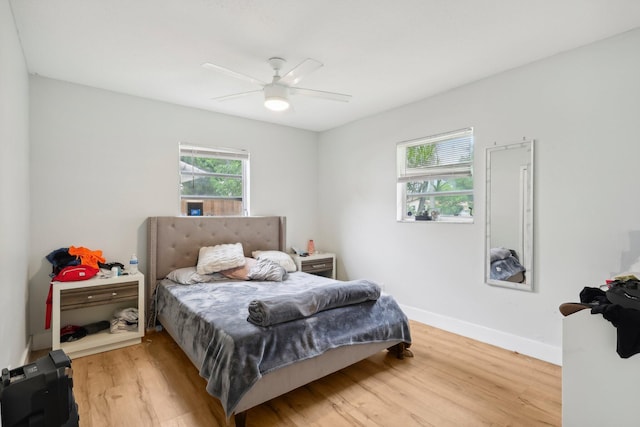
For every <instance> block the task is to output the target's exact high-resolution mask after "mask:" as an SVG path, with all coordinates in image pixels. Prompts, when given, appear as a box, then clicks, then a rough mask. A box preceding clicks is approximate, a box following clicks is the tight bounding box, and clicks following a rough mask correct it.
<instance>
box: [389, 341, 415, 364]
mask: <svg viewBox="0 0 640 427" xmlns="http://www.w3.org/2000/svg"><path fill="white" fill-rule="evenodd" d="M410 346H411V344H407V343H406V342H401V343H398V344H396V345H394V346H392V347H389V348H388V349H387V350H389V351H390V352H391V353H392V354H394V355H395V356H396V357H397V358H398V359H401V360H402V359H404V358H405V357H413V352H412V351H411V350H409V347H410Z"/></svg>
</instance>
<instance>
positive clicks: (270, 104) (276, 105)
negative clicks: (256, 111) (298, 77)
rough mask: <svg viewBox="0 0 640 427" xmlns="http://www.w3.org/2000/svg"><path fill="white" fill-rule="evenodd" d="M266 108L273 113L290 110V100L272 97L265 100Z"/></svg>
mask: <svg viewBox="0 0 640 427" xmlns="http://www.w3.org/2000/svg"><path fill="white" fill-rule="evenodd" d="M264 106H265V107H267V108H268V109H269V110H271V111H284V110H286V109H288V108H289V100H287V99H284V98H279V97H277V96H272V97H270V98H266V99H265V100H264Z"/></svg>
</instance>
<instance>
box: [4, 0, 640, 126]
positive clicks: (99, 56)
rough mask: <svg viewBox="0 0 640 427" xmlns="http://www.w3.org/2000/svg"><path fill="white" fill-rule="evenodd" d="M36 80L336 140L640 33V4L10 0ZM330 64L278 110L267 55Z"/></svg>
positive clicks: (625, 0)
mask: <svg viewBox="0 0 640 427" xmlns="http://www.w3.org/2000/svg"><path fill="white" fill-rule="evenodd" d="M10 4H11V7H12V10H13V14H14V19H15V22H16V26H17V28H18V32H19V36H20V40H21V43H22V46H23V49H24V55H25V58H26V62H27V66H28V69H29V72H30V73H33V74H37V75H41V76H45V77H50V78H54V79H60V80H65V81H69V82H74V83H79V84H83V85H88V86H94V87H97V88H102V89H107V90H112V91H116V92H121V93H126V94H131V95H137V96H141V97H145V98H151V99H155V100H161V101H166V102H171V103H175V104H180V105H185V106H190V107H196V108H202V109H206V110H211V111H217V112H220V113H226V114H231V115H235V116H241V117H247V118H251V119H256V120H262V121H267V122H273V123H278V124H283V125H287V126H293V127H297V128H302V129H308V130H314V131H323V130H327V129H331V128H333V127H336V126H339V125H342V124H345V123H348V122H351V121H354V120H358V119H360V118H362V117H366V116H369V115H372V114H376V113H379V112H382V111H385V110H388V109H390V108H394V107H397V106H400V105H404V104H408V103H411V102H414V101H417V100H420V99H423V98H425V97H428V96H430V95H434V94H436V93H440V92H443V91H446V90H449V89H451V88H454V87H457V86H460V85H464V84H466V83H469V82H472V81H475V80H478V79H481V78H483V77H486V76H489V75H492V74H495V73H499V72H501V71H504V70H507V69H510V68H514V67H517V66H520V65H523V64H526V63H529V62H532V61H535V60H537V59H540V58H544V57H547V56H550V55H554V54H556V53H558V52H562V51H566V50H569V49H572V48H575V47H578V46H582V45H585V44H588V43H591V42H594V41H596V40H600V39H603V38H607V37H610V36H613V35H615V34H619V33H622V32H625V31H628V30H630V29H633V28H637V27H640V1H638V0H393V1H391V0H384V1H383V0H10ZM273 56H280V57H282V58H285V59H286V60H287V63H286V65H285V67H284V69H283V70H284V72H286V71H288V70H289V69H291V68H293V67H294V66H295V65H297V64H298V63H299V62H301V61H302V60H304V59H305V58H313V59H316V60H318V61H320V62H322V63H324V67H322V68H320V69H319V70H317V71H315V72H314V73H312V74H310V75H308V76H307V77H306V78H305V79H304V80H303V81H302V83H301V84H300V86H302V87H305V88H310V89H319V90H325V91H331V92H340V93H347V94H351V95H353V98H352V100H351V101H350V102H349V103H341V102H335V101H329V100H323V99H317V98H307V97H302V96H294V97H293V98H292V102H293V105H294V110H293V111H289V112H286V113H274V112H271V111H268V110H266V109H265V108H264V106H263V105H262V97H261V95H260V94H253V95H249V96H247V97H245V98H239V99H233V100H228V101H224V102H219V101H214V100H211V98H213V97H217V96H222V95H227V94H231V93H235V92H243V91H249V90H253V89H259V87H256V86H253V85H251V84H250V83H248V82H244V81H242V80H238V79H234V78H232V77H229V76H226V75H224V74H221V73H216V72H213V71H210V70H206V69H204V68H202V67H201V64H202V63H204V62H212V63H215V64H218V65H222V66H224V67H227V68H231V69H234V70H237V71H239V72H241V73H244V74H248V75H250V76H254V77H257V78H259V79H260V80H263V81H270V80H271V76H272V71H271V69H270V67H269V65H268V63H267V62H266V61H267V59H268V58H270V57H273Z"/></svg>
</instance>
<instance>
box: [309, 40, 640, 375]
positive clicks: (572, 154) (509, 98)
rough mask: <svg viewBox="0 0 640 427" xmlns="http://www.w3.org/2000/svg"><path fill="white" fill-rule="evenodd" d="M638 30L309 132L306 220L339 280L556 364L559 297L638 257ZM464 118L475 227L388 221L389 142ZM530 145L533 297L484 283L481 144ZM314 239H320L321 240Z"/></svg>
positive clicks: (392, 193)
mask: <svg viewBox="0 0 640 427" xmlns="http://www.w3.org/2000/svg"><path fill="white" fill-rule="evenodd" d="M639 51H640V30H635V31H633V32H630V33H626V34H623V35H621V36H618V37H615V38H612V39H609V40H605V41H602V42H599V43H596V44H593V45H590V46H586V47H584V48H580V49H577V50H573V51H570V52H567V53H565V54H561V55H558V56H555V57H552V58H549V59H546V60H543V61H540V62H536V63H533V64H530V65H528V66H525V67H522V68H518V69H514V70H511V71H509V72H505V73H502V74H500V75H496V76H493V77H491V78H488V79H485V80H482V81H479V82H477V83H474V84H470V85H468V86H464V87H461V88H459V89H456V90H453V91H450V92H447V93H444V94H441V95H439V96H434V97H432V98H429V99H426V100H423V101H421V102H418V103H415V104H411V105H407V106H404V107H401V108H397V109H394V110H391V111H388V112H386V113H384V114H380V115H377V116H375V117H369V118H366V119H363V120H360V121H358V122H355V123H352V124H349V125H345V126H343V127H341V128H338V129H334V130H332V131H329V132H325V133H324V134H322V135H321V138H320V146H319V165H320V167H319V180H320V182H321V183H322V185H321V186H320V187H319V213H320V215H319V226H320V235H322V236H325V238H328V240H329V242H327V244H328V247H330V249H332V250H334V251H336V252H337V254H338V256H339V263H338V265H339V276H340V277H341V278H343V279H344V278H356V277H364V276H367V277H370V278H372V279H375V280H378V281H380V282H382V283H384V285H385V286H386V289H387V290H388V291H390V292H391V293H393V294H394V295H395V296H396V297H397V298H398V299H399V301H400V302H401V303H402V304H404V305H405V306H406V307H407V311H408V313H409V314H410V316H412V317H414V318H418V319H421V320H423V321H426V322H427V323H432V324H435V325H437V326H440V327H442V328H444V329H449V330H452V331H455V332H459V333H462V334H465V335H468V336H472V337H474V338H479V339H482V340H484V341H487V342H491V343H494V344H497V345H500V346H502V347H506V348H510V349H513V350H517V351H520V352H523V353H527V354H531V355H533V356H536V357H540V358H543V359H545V360H549V361H552V362H555V363H560V362H561V342H562V337H561V335H562V333H561V315H560V314H559V312H558V305H559V304H560V303H562V302H566V301H575V300H577V299H578V294H579V292H580V290H582V288H583V287H584V286H594V285H597V284H599V283H602V281H603V280H604V279H605V278H607V277H609V276H610V275H611V274H612V273H615V272H619V271H621V270H626V269H627V268H629V265H630V263H632V261H633V260H634V259H637V258H638V257H640V245H639V244H638V243H639V242H638V239H639V238H638V229H640V214H639V213H638V212H640V197H638V182H639V178H638V176H639V169H640V166H639V159H640V140H639V138H638V136H637V135H638V130H637V122H638V117H640V79H639V78H638V76H640V55H638V52H639ZM468 126H473V127H474V133H475V162H474V166H475V173H476V175H475V185H476V189H475V197H476V203H475V206H476V209H475V213H476V216H475V223H474V224H472V225H464V224H443V223H430V222H421V223H413V224H406V223H397V222H396V221H395V211H396V185H395V145H396V143H397V142H399V141H403V140H408V139H413V138H419V137H423V136H427V135H431V134H437V133H441V132H446V131H451V130H455V129H460V128H464V127H468ZM523 137H527V138H532V139H535V140H536V141H537V145H536V148H535V149H536V159H535V161H536V164H535V173H536V177H535V185H536V193H535V198H536V199H535V203H536V207H535V250H534V263H535V267H534V273H535V288H536V289H535V292H534V293H527V292H522V291H515V290H510V289H503V288H496V287H490V286H487V285H485V284H484V283H483V262H484V256H483V248H484V220H485V215H484V197H485V193H484V185H483V182H484V178H485V173H484V166H485V165H484V150H485V148H486V147H488V146H489V145H491V144H493V143H494V141H495V142H498V143H511V142H518V141H520V140H522V138H523ZM324 246H327V245H324Z"/></svg>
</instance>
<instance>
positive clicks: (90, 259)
mask: <svg viewBox="0 0 640 427" xmlns="http://www.w3.org/2000/svg"><path fill="white" fill-rule="evenodd" d="M69 255H74V256H79V257H80V261H81V263H82V264H84V265H88V266H90V267H93V268H100V267H99V266H98V262H101V263H103V264H104V262H105V261H106V260H105V259H104V258H103V257H102V251H101V250H97V251H92V250H91V249H87V248H85V247H82V246H80V247H79V248H76V247H75V246H71V247H70V248H69Z"/></svg>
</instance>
